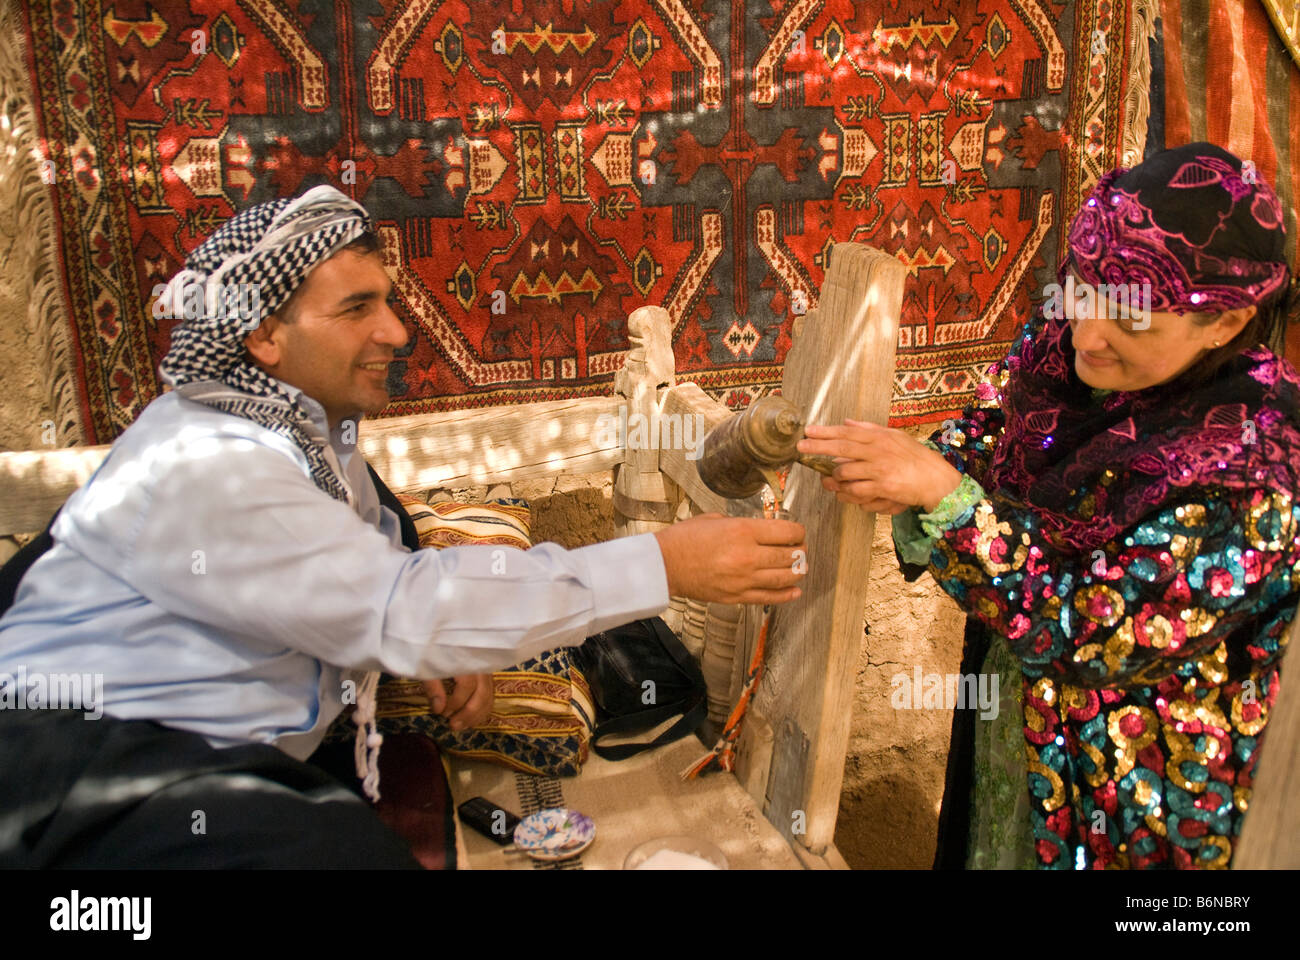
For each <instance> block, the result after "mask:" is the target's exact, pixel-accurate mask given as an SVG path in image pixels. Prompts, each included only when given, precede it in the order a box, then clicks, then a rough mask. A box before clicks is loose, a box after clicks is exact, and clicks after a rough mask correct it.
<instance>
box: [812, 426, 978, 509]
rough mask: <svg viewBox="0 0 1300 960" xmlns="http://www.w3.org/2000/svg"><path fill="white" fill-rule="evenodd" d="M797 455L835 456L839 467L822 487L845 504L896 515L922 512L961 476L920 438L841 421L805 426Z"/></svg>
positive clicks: (946, 491) (934, 505) (950, 488)
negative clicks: (914, 510) (918, 509)
mask: <svg viewBox="0 0 1300 960" xmlns="http://www.w3.org/2000/svg"><path fill="white" fill-rule="evenodd" d="M804 433H805V435H806V439H804V440H800V441H799V452H800V453H817V454H824V455H828V456H832V457H835V458H836V460H837V461H838V462H839V466H838V467H836V468H835V473H834V475H833V476H831V477H823V478H822V486H824V487H825V488H826V489H827V490H831V491H834V493H835V495H836V497H837V498H838V499H839V500H841V501H843V502H845V503H856V504H858V505H860V506H861V507H863V508H864V509H866V510H870V511H872V512H874V513H901V512H903V511H904V510H906V509H907V508H909V507H921V508H923V509H924V510H926V511H927V512H929V511H932V510H933V509H934V508H935V507H937V506H938V505H939V501H940V500H942V499H943V498H944V497H946V496H947V495H948V494H950V493H952V492H953V491H954V490H956V489H957V485H958V484H959V483H961V473H960V472H959V471H958V470H957V468H956V467H954V466H953V465H952V464H950V463H949V462H948V461H947V460H945V459H944V457H943V455H942V454H940V453H937V452H936V451H934V450H931V449H930V448H929V447H927V446H926V445H925V444H923V443H921V441H919V440H915V439H913V438H912V437H911V436H909V435H908V434H906V433H904V432H903V431H902V430H891V429H889V428H888V427H882V426H880V425H879V424H875V423H862V422H860V421H858V420H845V421H844V423H843V425H842V426H838V427H825V426H818V425H817V424H809V425H808V427H807V428H805V430H804Z"/></svg>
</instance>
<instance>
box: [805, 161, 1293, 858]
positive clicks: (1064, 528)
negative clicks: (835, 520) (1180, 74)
mask: <svg viewBox="0 0 1300 960" xmlns="http://www.w3.org/2000/svg"><path fill="white" fill-rule="evenodd" d="M1285 248H1286V231H1285V227H1284V221H1283V212H1282V207H1281V204H1280V202H1279V201H1278V198H1277V196H1276V194H1275V193H1274V192H1273V190H1272V189H1271V188H1270V187H1269V186H1268V185H1267V184H1266V183H1264V182H1263V179H1262V178H1261V177H1260V176H1259V175H1258V173H1257V172H1256V171H1255V169H1254V167H1253V166H1249V165H1243V163H1242V161H1241V160H1239V159H1238V158H1237V157H1235V156H1234V155H1232V154H1231V153H1228V152H1227V151H1225V150H1223V149H1221V148H1219V147H1216V146H1213V145H1211V144H1206V143H1197V144H1190V145H1188V146H1185V147H1179V148H1177V149H1174V150H1167V151H1164V152H1162V153H1159V154H1156V155H1154V156H1152V157H1151V158H1149V159H1148V160H1146V161H1145V162H1143V163H1142V164H1139V165H1138V166H1136V167H1134V168H1133V169H1131V170H1127V171H1126V170H1123V169H1119V170H1114V171H1112V172H1111V173H1109V174H1107V175H1106V176H1105V177H1103V178H1102V179H1101V181H1100V182H1099V183H1098V184H1097V186H1096V188H1095V189H1094V190H1093V192H1092V194H1091V195H1090V196H1089V198H1088V199H1087V200H1086V201H1085V203H1084V205H1083V206H1082V207H1081V208H1080V211H1079V213H1078V214H1077V215H1076V217H1075V219H1074V221H1073V223H1072V225H1071V227H1070V231H1069V254H1068V255H1067V257H1066V259H1065V261H1064V263H1063V264H1062V265H1061V268H1060V270H1059V271H1058V276H1057V281H1058V283H1059V284H1060V286H1061V287H1062V288H1065V289H1067V290H1069V291H1070V293H1071V296H1070V297H1065V296H1059V297H1051V296H1049V297H1048V298H1047V299H1046V300H1045V302H1044V305H1043V306H1041V307H1039V309H1038V311H1037V313H1036V314H1035V316H1034V318H1033V319H1032V320H1031V321H1030V322H1029V323H1027V324H1026V325H1025V327H1024V328H1023V329H1022V330H1021V332H1020V335H1019V336H1018V338H1017V339H1016V341H1015V342H1014V344H1013V345H1012V348H1011V350H1010V352H1009V353H1008V355H1007V357H1006V358H1005V359H1004V360H1003V361H1001V362H1000V363H998V364H997V365H996V366H994V367H993V368H991V369H990V370H989V373H988V374H987V375H986V377H985V378H984V380H983V381H982V382H981V383H980V384H979V386H978V388H977V390H976V399H975V401H974V402H973V403H972V405H971V406H970V407H968V408H967V409H966V411H965V412H964V414H963V416H962V417H961V419H959V420H956V421H954V422H951V423H947V424H945V428H944V429H943V430H941V431H938V432H936V433H935V434H934V435H933V436H932V437H931V438H930V440H929V441H926V442H924V443H920V442H917V441H916V440H914V439H913V438H911V437H910V436H909V435H908V434H906V433H904V432H903V431H900V430H890V429H887V428H884V427H881V426H878V425H874V424H865V423H858V422H855V421H847V422H846V423H845V424H843V425H841V426H810V427H809V428H808V431H807V433H808V437H809V439H806V440H804V441H803V442H802V443H801V444H800V450H801V451H803V452H805V453H820V454H830V455H833V456H837V457H841V458H844V460H843V462H842V463H841V465H840V467H839V468H838V469H837V471H836V474H835V476H834V477H833V478H827V479H826V480H825V486H826V487H827V489H829V490H832V491H834V492H835V493H836V494H837V496H838V497H839V499H841V500H844V501H848V502H852V503H857V504H860V505H862V506H863V507H864V508H865V509H868V510H872V511H876V512H888V513H891V514H893V515H894V541H895V546H896V548H897V550H898V552H899V559H900V563H902V565H903V569H904V572H905V574H906V575H907V576H908V579H915V578H916V577H917V576H919V575H920V574H921V573H922V572H923V571H925V570H927V569H928V570H929V572H930V573H931V574H932V575H933V576H934V578H935V579H936V580H937V581H938V583H939V584H940V585H941V586H942V588H943V589H944V590H945V591H946V592H947V593H948V594H949V595H951V596H952V597H953V598H954V599H955V600H957V602H958V603H959V604H960V605H961V606H962V607H963V608H964V610H965V611H966V612H967V614H968V617H967V624H968V625H967V636H966V646H965V651H964V657H963V665H962V672H963V673H966V674H970V673H980V672H983V673H986V674H997V675H998V676H999V678H1000V683H999V690H1000V693H1001V699H1002V702H1001V709H1000V710H999V711H998V713H997V716H996V718H990V719H988V720H983V719H977V717H976V712H975V710H973V709H959V710H957V711H956V712H955V714H954V724H953V741H952V749H951V753H950V757H949V765H948V776H947V785H946V790H945V799H944V810H943V814H942V815H941V819H940V839H939V850H938V854H937V856H936V866H945V867H952V866H958V867H960V866H963V865H966V866H970V867H1015V866H1032V865H1037V866H1040V867H1044V868H1049V869H1084V868H1103V867H1121V868H1159V867H1177V868H1189V867H1225V866H1228V865H1230V863H1231V860H1232V855H1233V847H1234V843H1235V842H1236V840H1237V838H1238V836H1239V835H1240V832H1241V826H1242V822H1243V820H1244V818H1245V815H1246V812H1247V809H1248V807H1249V801H1250V793H1251V784H1252V782H1253V778H1254V776H1255V773H1256V768H1257V765H1258V763H1259V762H1260V758H1261V756H1264V757H1265V761H1264V762H1269V760H1268V759H1267V750H1266V749H1265V747H1264V743H1265V740H1266V738H1265V737H1264V732H1265V729H1266V727H1267V724H1268V718H1269V712H1270V710H1271V709H1272V706H1273V704H1274V702H1275V700H1276V698H1277V695H1278V689H1279V677H1280V671H1279V664H1280V662H1281V659H1282V655H1283V653H1284V652H1285V648H1286V633H1287V628H1288V626H1289V623H1290V620H1291V618H1292V617H1293V615H1294V613H1295V609H1296V604H1297V602H1298V601H1300V501H1296V500H1295V499H1294V494H1295V491H1296V489H1297V480H1300V378H1298V377H1297V373H1296V370H1295V369H1294V368H1293V367H1292V366H1291V364H1290V363H1288V362H1287V361H1286V360H1284V359H1282V358H1281V354H1282V352H1283V343H1284V337H1285V329H1286V319H1287V315H1288V313H1289V312H1290V311H1291V309H1292V305H1293V304H1294V302H1295V299H1296V298H1295V295H1294V294H1295V284H1293V283H1292V278H1291V271H1290V269H1289V267H1288V265H1287V263H1286V262H1285ZM1067 284H1069V286H1067ZM1103 284H1104V285H1107V287H1109V291H1107V290H1106V289H1103V288H1102V285H1103ZM1121 284H1122V285H1124V286H1123V288H1122V289H1123V290H1126V291H1142V292H1144V293H1149V295H1150V297H1151V300H1150V309H1149V311H1144V310H1141V309H1140V305H1144V303H1143V301H1141V300H1140V298H1139V300H1138V301H1137V303H1135V302H1134V301H1133V300H1130V301H1129V303H1128V304H1127V306H1129V307H1130V309H1125V306H1126V304H1125V303H1124V302H1123V300H1122V299H1120V298H1119V297H1117V296H1116V292H1117V288H1118V285H1121ZM1132 285H1137V286H1136V287H1135V286H1132ZM989 713H991V711H989Z"/></svg>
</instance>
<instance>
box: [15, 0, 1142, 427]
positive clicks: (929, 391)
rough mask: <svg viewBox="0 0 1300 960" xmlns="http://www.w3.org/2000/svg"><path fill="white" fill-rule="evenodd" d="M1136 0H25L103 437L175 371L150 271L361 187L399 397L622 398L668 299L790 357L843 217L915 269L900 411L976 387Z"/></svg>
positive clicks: (768, 369)
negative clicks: (654, 316)
mask: <svg viewBox="0 0 1300 960" xmlns="http://www.w3.org/2000/svg"><path fill="white" fill-rule="evenodd" d="M1126 10H1127V7H1126V4H1124V3H1115V2H1112V0H1077V2H1076V0H1071V2H1065V3H1062V2H1052V0H953V2H949V3H943V4H935V3H933V2H927V0H857V2H853V0H764V2H748V3H746V2H743V0H597V2H586V3H584V2H578V0H536V2H529V3H527V4H525V3H521V2H515V0H512V2H501V0H493V2H473V3H469V2H465V0H445V2H444V0H414V2H408V0H402V2H397V0H371V2H368V3H356V4H352V3H344V2H335V0H303V2H301V3H288V2H285V0H237V2H236V3H228V2H217V0H188V2H171V0H165V2H164V0H152V2H145V0H114V2H112V3H107V2H103V0H88V2H85V3H78V4H68V3H66V2H63V0H31V2H30V3H29V4H28V5H27V9H26V14H25V16H26V30H27V36H28V50H29V64H28V65H29V68H30V70H31V74H32V78H33V88H34V90H35V94H36V100H37V103H38V106H39V109H40V118H41V131H42V134H43V136H42V141H41V143H40V144H39V145H38V146H37V148H38V149H39V150H40V151H41V156H42V158H43V159H44V160H47V161H48V163H47V164H46V167H47V168H48V171H49V174H50V179H51V180H52V181H53V183H52V184H51V191H52V197H53V199H54V206H55V209H56V212H57V214H56V215H57V218H58V229H59V234H60V238H61V243H62V259H63V265H64V271H65V276H64V285H65V293H66V297H67V305H68V317H69V335H70V337H71V339H72V344H73V350H74V352H75V355H76V357H77V361H78V370H79V376H80V389H81V392H82V407H83V417H84V419H85V435H86V439H87V442H92V443H93V442H107V441H110V440H112V439H113V437H115V436H116V435H117V434H118V433H120V432H121V431H122V430H123V429H124V428H125V427H126V426H127V425H129V424H130V423H131V421H132V420H133V419H134V418H135V416H136V415H138V413H139V412H140V410H141V409H143V407H144V406H145V405H146V404H147V403H148V402H149V401H150V400H152V399H153V398H154V397H155V396H157V395H158V393H159V392H160V383H159V379H158V375H157V365H158V362H159V360H160V359H161V357H162V355H163V354H164V353H165V352H166V349H167V344H168V341H169V337H170V332H171V326H172V323H173V321H168V320H159V319H155V318H154V317H153V315H152V310H151V306H152V298H151V294H152V291H153V289H154V288H155V286H156V285H157V284H160V283H163V282H165V281H166V280H167V279H168V278H169V277H170V276H171V275H172V273H174V272H175V271H176V270H177V269H178V268H179V267H180V265H181V264H182V262H183V260H184V258H185V256H186V255H187V254H188V253H189V252H190V251H192V250H193V249H194V247H195V246H197V245H198V244H199V243H200V242H201V241H202V240H203V239H204V238H205V237H206V236H208V235H209V234H210V233H211V232H212V231H213V230H214V229H215V228H216V227H217V226H219V225H220V224H221V223H222V222H224V221H225V220H226V219H228V218H229V217H231V216H232V215H233V214H234V213H235V212H237V211H238V210H240V209H243V208H244V207H246V206H248V205H250V204H253V203H258V202H262V201H265V200H269V199H272V198H275V197H282V196H287V195H291V194H294V193H297V192H299V191H302V190H304V189H307V188H309V187H312V186H315V185H317V184H321V183H329V184H333V185H335V186H337V187H339V188H340V189H341V190H343V191H344V192H345V193H347V194H349V195H350V196H352V197H354V198H355V199H357V200H358V201H360V202H361V203H363V204H364V205H365V206H366V207H367V209H368V210H369V211H370V212H371V214H372V216H373V218H374V220H375V223H376V225H377V227H378V229H379V232H380V234H381V237H382V239H383V244H384V255H385V258H386V262H387V265H388V267H389V269H390V271H391V272H392V274H393V275H394V277H395V286H396V289H397V294H398V301H399V306H398V311H399V316H401V318H402V320H403V322H404V323H405V324H406V326H407V328H408V331H409V332H410V340H409V342H408V343H407V345H406V346H405V347H404V348H403V349H402V350H401V351H400V356H399V362H397V363H395V364H394V365H393V366H392V368H391V370H390V380H389V391H390V393H391V394H392V396H393V402H392V404H391V406H390V407H389V409H388V411H387V414H389V415H400V414H410V413H418V412H427V411H435V410H447V409H455V408H463V407H471V406H486V405H492V404H499V403H513V402H527V401H533V400H546V399H556V398H563V397H575V396H587V395H598V394H606V393H608V392H609V390H610V385H611V378H612V376H613V374H614V372H615V371H616V369H617V368H618V366H619V365H620V364H621V363H622V358H623V351H624V350H626V348H627V346H628V341H627V320H626V318H627V315H628V313H630V312H631V311H632V310H633V309H635V308H636V307H637V306H640V305H642V304H644V303H657V304H662V305H663V306H665V307H666V308H667V310H668V312H669V314H670V315H671V317H672V321H673V349H674V351H675V355H676V360H677V370H678V374H679V376H680V377H686V378H690V379H693V380H695V381H697V382H698V383H700V385H701V386H702V387H704V388H705V389H706V390H707V391H709V392H710V393H711V394H713V395H714V396H715V397H718V398H719V399H721V400H723V401H724V402H726V403H727V404H728V405H730V406H732V407H740V406H743V405H745V404H747V403H748V402H749V401H750V400H751V399H752V398H753V397H755V396H758V395H761V394H762V393H765V392H767V391H768V390H770V389H771V388H772V387H773V386H775V385H776V384H778V383H779V381H780V375H781V366H782V363H783V361H784V358H785V355H786V352H787V351H788V350H789V347H790V330H791V326H792V323H793V321H794V319H795V318H796V316H797V315H799V314H800V313H803V312H805V311H806V310H807V309H808V308H810V307H812V306H815V305H816V300H817V296H816V293H817V290H818V288H819V287H820V285H821V283H822V280H823V278H824V275H825V270H826V266H827V262H828V260H827V258H828V256H829V252H830V250H831V248H832V247H833V245H834V244H835V243H837V242H844V241H850V240H853V241H861V242H865V243H870V244H873V245H875V246H878V247H881V248H883V249H884V250H886V251H888V252H890V253H893V254H895V255H896V256H898V257H899V258H900V259H901V260H902V261H903V262H904V263H905V264H906V265H907V269H908V276H907V283H906V286H905V293H904V302H903V313H902V322H901V329H900V333H899V353H898V366H897V371H896V377H895V383H894V402H893V407H892V422H893V423H894V424H895V425H906V424H913V423H919V422H926V421H930V420H934V419H938V418H942V417H943V416H947V415H951V414H952V413H954V412H956V411H957V410H959V409H960V407H961V406H962V404H963V403H964V402H965V401H966V400H967V399H968V397H969V396H970V393H971V390H972V388H973V385H974V383H975V381H976V379H977V378H978V374H979V372H980V371H981V370H982V369H983V368H984V367H985V366H986V365H987V364H988V363H990V362H992V361H994V360H996V359H998V358H999V357H1000V356H1001V355H1002V354H1003V353H1004V352H1005V350H1006V347H1007V345H1008V343H1009V341H1010V340H1011V338H1012V336H1013V333H1014V331H1015V329H1016V328H1017V326H1018V325H1019V324H1020V323H1022V322H1023V321H1024V320H1025V319H1026V318H1027V317H1028V315H1029V314H1030V312H1031V309H1032V305H1033V303H1034V302H1036V301H1037V300H1038V299H1039V298H1040V297H1041V289H1042V287H1043V285H1044V284H1045V283H1047V282H1049V281H1050V279H1051V274H1052V272H1053V271H1054V267H1055V263H1056V260H1057V257H1058V256H1059V254H1060V249H1059V248H1060V242H1061V241H1060V238H1061V234H1062V230H1061V224H1062V223H1063V222H1065V221H1067V220H1068V218H1069V217H1070V216H1071V215H1072V214H1073V212H1074V210H1075V209H1076V208H1077V206H1078V203H1079V200H1080V198H1081V196H1082V195H1083V194H1084V193H1085V192H1086V190H1087V189H1088V188H1089V187H1090V186H1091V184H1092V183H1093V182H1094V181H1095V180H1096V179H1097V177H1098V176H1100V174H1101V173H1102V172H1104V170H1105V169H1107V168H1108V167H1110V166H1112V165H1114V164H1115V163H1116V162H1117V159H1118V156H1119V149H1120V142H1121V134H1122V130H1121V127H1122V124H1123V112H1124V95H1125V85H1126V82H1127V69H1126V67H1127V53H1126V51H1127V49H1128V46H1127V40H1128V34H1127V17H1128V15H1127V12H1126Z"/></svg>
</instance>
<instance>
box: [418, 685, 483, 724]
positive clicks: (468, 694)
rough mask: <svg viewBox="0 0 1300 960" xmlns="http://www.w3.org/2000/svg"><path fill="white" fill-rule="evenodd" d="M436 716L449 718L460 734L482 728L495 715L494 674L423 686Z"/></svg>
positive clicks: (448, 720)
mask: <svg viewBox="0 0 1300 960" xmlns="http://www.w3.org/2000/svg"><path fill="white" fill-rule="evenodd" d="M421 685H422V686H423V687H424V695H425V696H426V697H428V698H429V705H430V707H431V708H432V710H433V712H434V713H437V714H441V715H442V716H444V717H446V718H447V724H448V725H449V726H450V727H451V728H452V729H453V730H456V731H460V730H467V729H469V728H470V727H474V726H478V725H479V724H480V723H482V722H483V721H484V720H486V719H487V718H488V716H489V715H490V714H491V713H492V704H493V703H494V702H495V695H494V694H493V692H492V674H490V673H480V674H470V675H468V676H464V677H455V678H453V679H450V680H425V681H423V682H422V684H421Z"/></svg>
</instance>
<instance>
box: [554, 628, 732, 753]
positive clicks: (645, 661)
mask: <svg viewBox="0 0 1300 960" xmlns="http://www.w3.org/2000/svg"><path fill="white" fill-rule="evenodd" d="M574 658H575V660H576V663H577V666H578V668H579V669H580V670H581V671H582V673H583V675H584V676H585V677H586V678H587V683H588V684H589V685H590V687H591V695H592V698H593V699H594V700H595V701H596V709H597V714H596V728H595V730H594V731H593V732H592V736H591V747H592V749H593V750H595V751H596V753H597V754H599V755H600V756H602V757H604V758H605V759H606V760H625V759H627V758H628V757H631V756H635V755H636V754H638V753H641V752H642V751H643V750H649V749H650V748H652V747H660V746H663V745H664V744H666V743H672V742H674V741H676V740H680V739H682V737H685V736H687V735H688V734H690V733H693V732H694V731H695V730H697V729H699V727H700V725H701V724H703V723H704V720H705V718H706V716H707V706H706V700H705V686H704V675H703V674H702V673H700V668H699V666H698V665H697V664H696V662H695V659H694V658H693V657H692V656H691V655H690V653H689V652H687V650H686V648H685V647H683V646H682V643H681V641H680V640H678V639H677V637H676V635H675V634H674V633H673V632H672V630H670V629H668V624H666V623H664V622H663V620H661V619H659V618H658V617H651V618H649V619H648V620H635V621H633V622H632V623H626V624H624V625H623V626H621V627H615V628H614V629H612V630H606V631H605V632H604V633H598V634H596V635H595V636H592V637H588V638H587V640H586V642H584V643H583V645H582V646H580V647H576V648H574ZM647 681H649V683H647ZM650 684H653V686H651V685H650ZM652 693H653V697H652V698H651V694H652ZM678 714H680V715H681V719H679V720H678V721H677V722H676V723H674V724H673V725H672V726H671V727H669V728H668V729H667V730H665V731H664V732H663V733H661V734H659V736H657V737H655V739H654V740H652V741H650V742H647V743H620V744H618V745H616V746H611V745H602V744H601V739H602V738H605V737H610V736H614V735H620V734H621V735H626V734H635V733H644V732H645V731H647V730H650V729H653V728H654V727H657V726H659V725H660V724H661V723H663V722H664V721H665V720H668V719H669V718H671V717H674V716H677V715H678Z"/></svg>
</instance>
